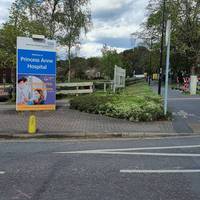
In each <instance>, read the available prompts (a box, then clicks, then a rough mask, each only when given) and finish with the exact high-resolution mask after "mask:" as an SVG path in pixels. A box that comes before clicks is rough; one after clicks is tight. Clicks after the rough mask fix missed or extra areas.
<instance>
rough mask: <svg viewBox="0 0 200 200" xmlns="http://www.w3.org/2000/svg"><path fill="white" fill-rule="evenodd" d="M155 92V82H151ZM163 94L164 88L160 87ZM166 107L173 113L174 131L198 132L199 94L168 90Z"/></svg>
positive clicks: (199, 120)
mask: <svg viewBox="0 0 200 200" xmlns="http://www.w3.org/2000/svg"><path fill="white" fill-rule="evenodd" d="M152 87H153V90H154V91H155V92H157V83H156V82H153V83H152ZM162 95H164V88H162ZM168 96H169V99H168V109H169V111H170V112H172V114H173V121H172V123H173V128H174V131H175V132H176V133H200V95H192V96H190V95H185V94H183V93H182V92H181V91H179V90H172V89H171V88H169V90H168Z"/></svg>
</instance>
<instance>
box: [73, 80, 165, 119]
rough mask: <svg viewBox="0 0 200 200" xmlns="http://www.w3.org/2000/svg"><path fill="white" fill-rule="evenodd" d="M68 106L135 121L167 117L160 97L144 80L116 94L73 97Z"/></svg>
mask: <svg viewBox="0 0 200 200" xmlns="http://www.w3.org/2000/svg"><path fill="white" fill-rule="evenodd" d="M70 108H71V109H77V110H80V111H83V112H88V113H94V114H102V115H106V116H110V117H114V118H121V119H127V120H129V121H135V122H139V121H156V120H165V119H166V118H167V117H166V116H164V114H163V100H162V98H161V97H160V96H158V95H157V94H155V93H154V92H153V91H152V89H151V88H150V87H149V86H148V85H147V84H146V83H144V82H141V83H137V84H134V85H131V86H128V87H126V89H125V90H122V91H118V92H117V93H116V94H113V93H109V92H108V93H103V92H96V93H93V94H91V95H84V96H78V97H75V98H73V99H72V100H71V104H70Z"/></svg>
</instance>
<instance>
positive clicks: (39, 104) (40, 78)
mask: <svg viewBox="0 0 200 200" xmlns="http://www.w3.org/2000/svg"><path fill="white" fill-rule="evenodd" d="M16 90H17V96H16V110H17V111H28V110H32V111H38V110H55V108H56V42H55V41H52V40H47V39H44V40H34V39H32V38H25V37H18V38H17V84H16Z"/></svg>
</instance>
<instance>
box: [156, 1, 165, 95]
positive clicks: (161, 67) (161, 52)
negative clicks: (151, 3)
mask: <svg viewBox="0 0 200 200" xmlns="http://www.w3.org/2000/svg"><path fill="white" fill-rule="evenodd" d="M165 1H166V0H163V9H162V10H163V13H162V36H161V45H160V68H159V80H158V94H159V95H160V94H161V85H162V71H163V41H164V29H165V4H166V2H165Z"/></svg>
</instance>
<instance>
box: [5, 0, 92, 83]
mask: <svg viewBox="0 0 200 200" xmlns="http://www.w3.org/2000/svg"><path fill="white" fill-rule="evenodd" d="M88 2H89V0H16V1H15V2H14V3H13V5H12V8H11V13H10V20H9V23H10V24H12V25H13V26H14V27H16V28H17V27H18V26H19V25H20V26H22V27H23V29H24V31H23V35H27V36H31V35H32V34H34V33H35V34H42V35H45V36H46V37H47V38H50V39H57V41H58V42H59V43H60V44H61V45H64V46H67V54H68V69H69V72H68V81H70V72H71V57H72V55H71V50H72V47H73V46H74V45H75V44H76V43H77V42H78V41H79V39H80V36H81V34H82V33H83V32H85V33H86V32H87V30H88V28H89V25H90V22H91V17H90V10H89V8H88Z"/></svg>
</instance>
